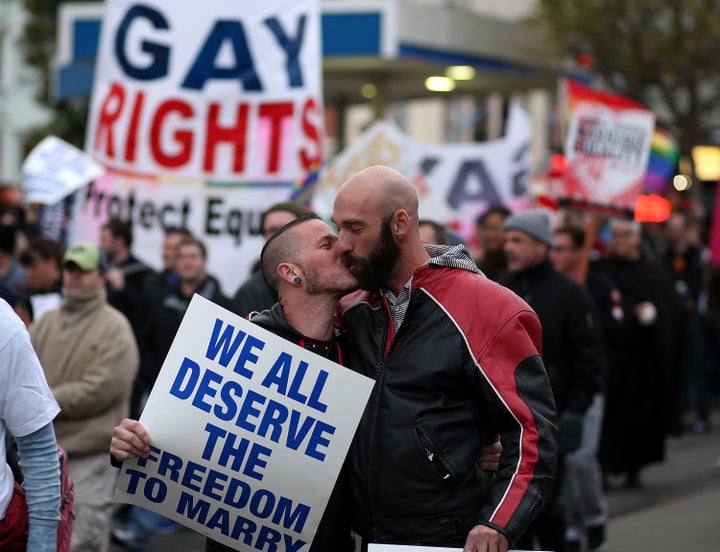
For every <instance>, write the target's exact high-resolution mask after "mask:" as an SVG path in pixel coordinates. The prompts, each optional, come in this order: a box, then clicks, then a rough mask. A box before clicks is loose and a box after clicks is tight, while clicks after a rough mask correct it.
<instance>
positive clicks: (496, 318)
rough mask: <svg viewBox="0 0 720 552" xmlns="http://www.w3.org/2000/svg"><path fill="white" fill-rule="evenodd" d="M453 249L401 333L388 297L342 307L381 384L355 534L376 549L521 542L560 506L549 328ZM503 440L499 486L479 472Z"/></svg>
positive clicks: (422, 288)
mask: <svg viewBox="0 0 720 552" xmlns="http://www.w3.org/2000/svg"><path fill="white" fill-rule="evenodd" d="M428 249H429V250H430V248H428ZM443 251H446V255H445V256H444V257H448V258H446V259H444V260H443V257H439V258H437V259H431V261H430V263H429V264H425V265H423V266H422V267H420V268H418V269H417V270H416V272H415V274H414V276H413V280H412V292H411V298H410V304H409V306H408V310H407V314H406V316H405V319H404V322H403V323H402V325H401V326H400V328H399V330H398V331H397V333H395V331H394V328H393V324H392V322H391V318H390V313H389V309H388V305H387V302H386V300H385V298H384V297H383V296H382V295H381V294H379V293H376V292H373V293H369V292H363V291H361V292H357V293H355V294H352V295H350V296H347V297H345V298H344V299H343V300H342V301H341V303H340V305H339V308H338V320H337V322H338V323H340V324H342V325H343V326H344V328H345V329H347V330H348V333H349V335H350V338H351V347H350V357H351V358H350V367H351V368H353V369H354V370H356V371H358V372H361V373H363V374H365V375H366V376H369V377H372V378H374V379H375V381H376V384H375V387H374V390H373V394H372V396H371V398H370V401H369V403H368V406H367V408H366V411H365V413H364V415H363V418H362V421H361V423H360V426H359V428H358V431H357V433H356V435H355V439H354V441H353V444H352V446H351V449H350V452H349V455H348V461H349V462H348V463H349V479H350V488H351V492H350V495H351V496H352V502H353V504H352V510H353V511H352V515H353V528H354V529H355V530H356V532H358V533H359V534H360V535H362V536H363V538H364V539H366V540H368V541H369V542H384V543H398V544H401V543H402V544H424V545H436V546H459V547H462V546H463V544H464V542H465V539H466V537H467V533H468V531H469V530H470V529H471V528H472V527H473V526H475V525H477V524H484V525H487V526H490V527H493V528H495V529H497V530H498V531H500V532H502V533H503V534H505V535H506V536H507V537H508V539H509V541H510V542H511V543H512V542H514V541H515V539H516V538H518V537H519V536H520V535H521V534H522V533H523V532H524V531H525V529H526V528H527V526H528V525H529V524H530V522H531V521H532V519H533V518H534V517H535V516H536V515H537V514H538V513H539V512H540V511H541V509H542V507H543V505H544V503H545V500H546V499H547V498H548V497H549V495H550V489H551V486H552V480H553V475H554V472H555V465H556V459H557V414H556V410H555V404H554V400H553V395H552V391H551V389H550V385H549V382H548V377H547V374H546V371H545V368H544V366H543V363H542V360H541V357H540V349H541V327H540V323H539V321H538V318H537V316H536V315H535V313H534V312H533V311H532V309H531V308H530V307H529V306H528V305H527V304H526V303H525V302H524V301H523V300H521V299H520V298H519V297H517V296H516V295H515V294H514V293H512V292H510V291H509V290H507V289H506V288H504V287H502V286H500V285H498V284H496V283H494V282H492V281H490V280H488V279H487V278H485V277H484V276H482V275H481V274H478V273H477V269H476V268H475V265H474V263H473V262H472V259H471V258H470V256H469V255H465V252H466V250H465V249H464V248H463V247H462V246H460V247H459V248H457V247H456V248H453V249H452V250H443ZM448 252H449V255H447V253H448ZM458 255H460V256H461V257H464V256H467V262H466V260H465V259H463V258H461V259H460V260H459V261H458ZM443 264H444V266H441V265H443ZM461 266H463V267H464V266H467V267H470V266H472V268H467V269H465V268H460V267H461ZM496 433H500V434H501V435H502V444H503V453H502V457H501V461H500V469H499V471H498V472H497V474H496V475H495V476H494V477H492V478H490V479H491V480H490V481H489V482H488V481H487V478H483V477H482V475H481V474H479V470H478V467H477V465H476V462H477V460H478V458H479V455H480V449H481V447H482V446H483V445H485V444H487V443H488V442H489V440H490V439H491V438H492V437H491V436H493V435H494V434H496Z"/></svg>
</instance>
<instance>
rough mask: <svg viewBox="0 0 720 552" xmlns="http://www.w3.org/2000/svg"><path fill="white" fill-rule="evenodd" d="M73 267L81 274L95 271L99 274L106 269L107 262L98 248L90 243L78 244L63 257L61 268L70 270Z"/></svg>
mask: <svg viewBox="0 0 720 552" xmlns="http://www.w3.org/2000/svg"><path fill="white" fill-rule="evenodd" d="M71 265H74V266H76V267H77V268H79V269H80V270H82V271H83V272H91V271H93V270H95V269H97V270H98V271H99V272H100V273H101V274H102V273H104V272H106V271H107V269H108V264H107V260H106V259H105V255H104V253H103V252H102V251H100V248H99V247H98V246H97V245H95V244H92V243H90V242H78V243H76V244H75V245H73V246H72V247H70V248H69V249H68V250H67V251H66V252H65V256H64V257H63V266H64V267H65V268H66V269H67V268H70V269H71V270H72V266H71Z"/></svg>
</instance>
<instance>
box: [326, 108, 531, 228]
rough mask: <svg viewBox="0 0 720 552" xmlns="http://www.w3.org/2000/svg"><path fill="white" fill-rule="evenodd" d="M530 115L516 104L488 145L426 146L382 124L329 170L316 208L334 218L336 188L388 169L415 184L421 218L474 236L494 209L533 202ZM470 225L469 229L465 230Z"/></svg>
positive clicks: (392, 126) (331, 163) (353, 146)
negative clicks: (366, 172) (481, 218)
mask: <svg viewBox="0 0 720 552" xmlns="http://www.w3.org/2000/svg"><path fill="white" fill-rule="evenodd" d="M531 132H532V128H531V123H530V118H529V117H528V115H527V113H526V112H525V111H524V110H523V109H522V107H520V105H518V104H517V103H513V104H512V105H511V109H510V113H509V116H508V122H507V125H506V132H505V135H504V136H503V137H502V138H500V139H498V140H493V141H489V142H480V143H457V144H440V145H438V144H423V143H420V142H417V141H415V140H412V139H411V138H409V137H408V136H406V135H405V134H404V133H403V132H402V131H401V130H400V129H399V128H398V127H397V126H396V125H394V124H393V123H390V122H388V121H379V122H377V123H375V124H374V125H373V126H371V127H370V128H369V129H368V130H367V131H366V132H365V134H363V136H362V137H361V138H360V139H358V140H357V141H356V142H355V143H354V144H352V145H351V146H350V147H349V148H347V149H346V150H344V151H343V152H341V153H340V154H339V155H338V156H336V157H335V158H334V159H333V160H332V161H331V162H330V163H329V164H328V168H327V169H326V170H325V171H324V173H323V177H322V180H321V185H320V187H319V189H318V190H317V191H316V193H315V198H314V200H313V205H314V207H315V209H316V210H317V211H318V212H319V213H321V214H323V215H329V213H330V212H331V211H332V203H333V200H334V198H335V195H336V193H337V190H338V189H339V188H340V186H342V184H343V183H344V182H345V181H346V180H347V179H348V178H349V177H350V176H352V175H353V174H354V173H355V172H357V171H359V170H361V169H364V168H366V167H369V166H371V165H377V164H382V165H388V166H391V167H393V168H395V169H397V170H398V171H399V172H401V173H402V174H404V175H405V176H406V177H407V178H408V179H410V180H411V182H413V184H414V185H415V188H416V189H417V192H418V197H419V200H420V205H419V210H420V217H421V218H430V219H433V220H436V221H438V222H443V223H448V224H452V225H453V226H455V227H456V228H458V229H460V230H463V231H464V233H465V234H468V235H469V234H470V233H472V229H473V226H474V221H475V218H476V217H477V216H478V215H479V214H481V213H483V212H484V211H485V210H486V209H487V208H488V207H490V206H492V205H497V204H502V205H505V206H506V207H509V208H510V209H512V210H518V209H522V208H524V207H527V205H528V204H529V202H530V190H529V175H530V165H531V162H530V161H531V160H530V136H531ZM465 226H467V228H464V227H465Z"/></svg>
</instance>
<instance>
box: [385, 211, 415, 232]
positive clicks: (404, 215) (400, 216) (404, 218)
mask: <svg viewBox="0 0 720 552" xmlns="http://www.w3.org/2000/svg"><path fill="white" fill-rule="evenodd" d="M390 230H391V231H392V233H393V236H395V237H396V238H403V237H405V236H407V235H408V233H409V232H411V231H412V219H411V218H410V215H409V214H408V212H407V211H406V210H405V209H398V210H397V211H395V213H393V216H392V220H391V221H390Z"/></svg>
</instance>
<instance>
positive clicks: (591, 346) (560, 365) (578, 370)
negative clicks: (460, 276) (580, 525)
mask: <svg viewBox="0 0 720 552" xmlns="http://www.w3.org/2000/svg"><path fill="white" fill-rule="evenodd" d="M503 228H504V230H505V245H504V246H503V247H504V251H505V255H506V257H507V264H508V270H509V273H510V274H509V275H508V276H507V277H505V278H503V279H502V280H500V283H501V284H502V285H504V286H506V287H507V288H509V289H511V290H512V291H514V292H515V293H516V294H518V295H519V296H520V297H522V298H523V299H524V300H525V301H526V302H527V303H528V304H529V305H530V306H531V307H532V308H533V310H534V311H535V312H536V313H537V315H538V318H539V319H540V323H541V324H542V327H543V337H542V357H543V362H544V363H545V367H546V369H547V372H548V376H549V378H550V385H551V387H552V391H553V394H554V396H555V405H556V407H557V411H558V416H559V419H560V443H559V453H560V458H559V465H558V472H557V474H556V479H555V485H554V495H555V497H554V499H555V500H553V502H552V503H551V504H550V505H549V506H548V507H547V508H546V509H545V511H543V513H541V514H540V516H538V517H537V518H536V520H535V521H534V522H533V524H532V525H531V527H530V530H529V531H528V532H527V533H526V535H525V536H524V537H523V538H521V539H520V540H519V541H518V542H517V543H516V544H517V546H518V548H522V549H532V547H533V543H532V538H533V536H536V537H537V538H538V539H539V541H540V544H541V546H542V547H543V549H544V550H555V551H558V552H559V551H565V550H566V549H567V548H566V543H565V523H564V512H563V510H562V509H561V508H560V506H561V505H560V504H559V501H558V500H557V498H558V495H559V491H560V488H561V486H562V467H563V466H562V465H563V460H564V456H565V455H567V454H569V453H572V452H574V451H575V450H577V449H578V448H579V447H580V443H581V439H582V428H583V417H584V415H585V412H586V411H587V409H588V408H589V407H590V405H591V404H592V402H593V398H594V396H595V394H596V393H597V392H598V391H599V389H600V384H601V378H602V373H603V369H604V367H603V362H602V359H603V343H602V337H601V334H600V331H599V327H598V324H597V321H596V317H595V314H594V311H593V307H592V303H591V300H590V296H589V295H588V293H587V291H586V290H585V289H584V288H583V287H582V286H581V285H580V284H578V283H577V282H576V281H574V280H572V279H571V278H569V277H568V276H566V275H564V274H562V273H560V272H558V271H556V270H555V269H554V268H553V265H552V263H551V261H550V258H549V251H550V247H551V246H552V244H553V240H554V238H553V231H552V228H551V226H550V219H549V217H548V216H547V214H545V213H544V212H540V211H525V212H523V213H519V214H515V215H512V216H510V217H508V218H507V220H506V221H505V223H504V225H503Z"/></svg>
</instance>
